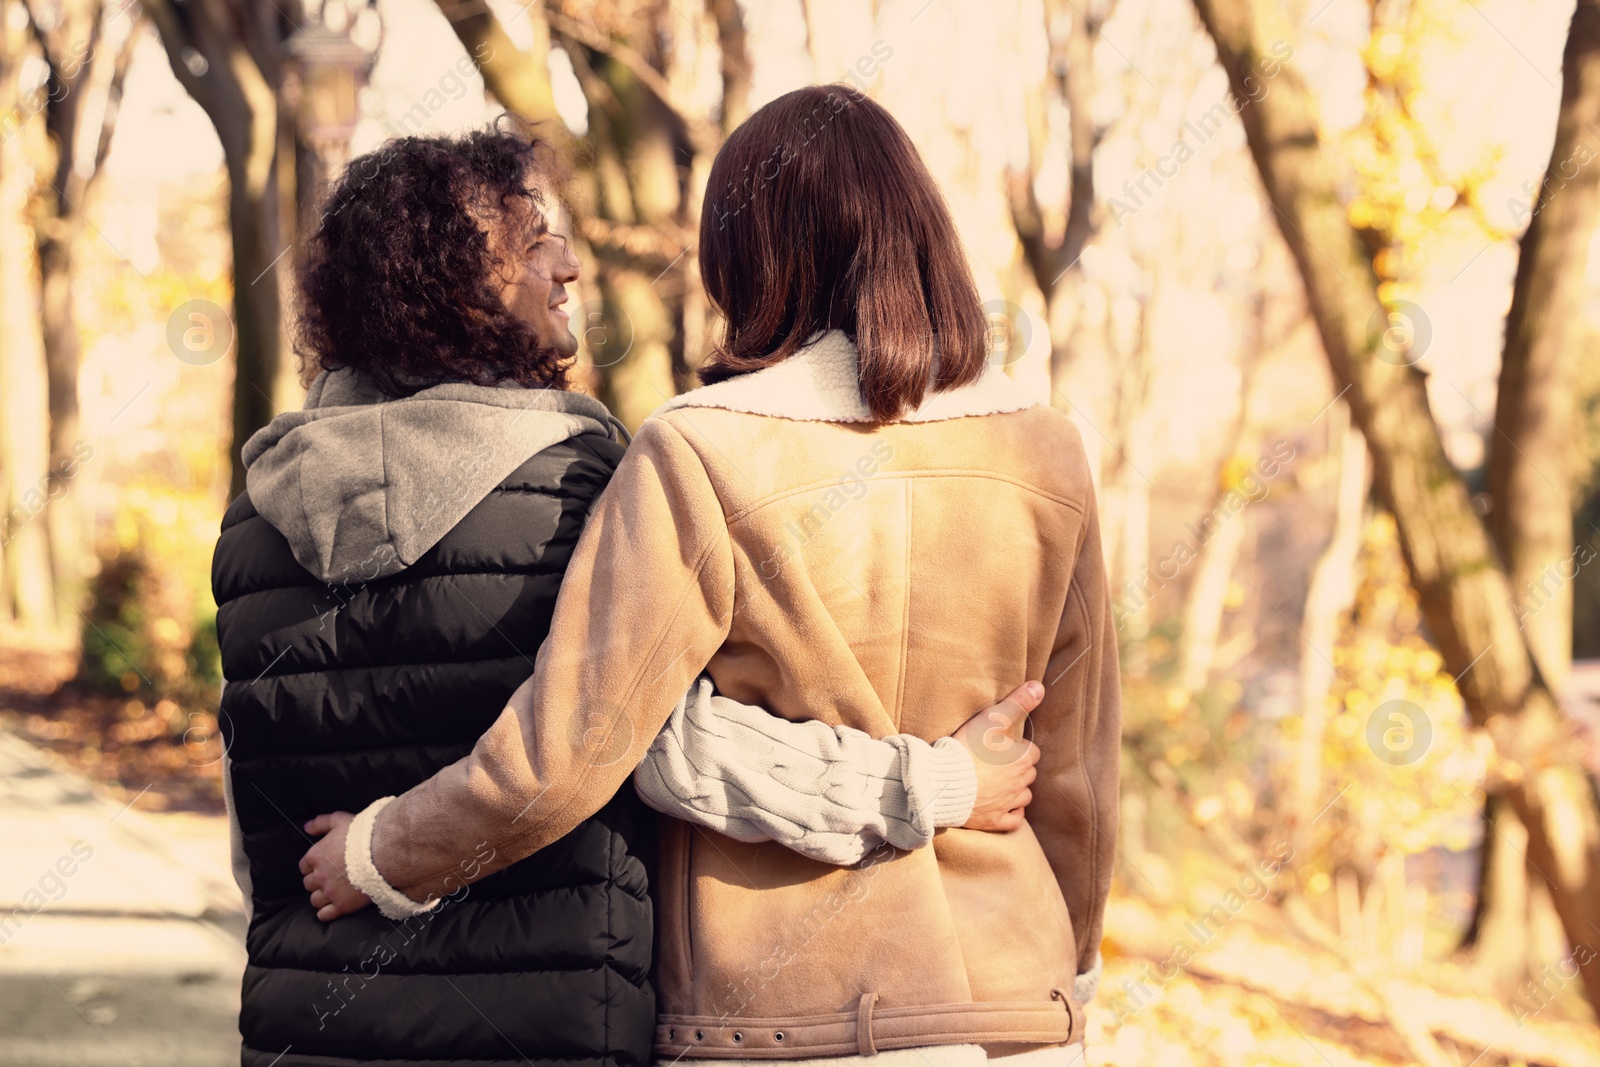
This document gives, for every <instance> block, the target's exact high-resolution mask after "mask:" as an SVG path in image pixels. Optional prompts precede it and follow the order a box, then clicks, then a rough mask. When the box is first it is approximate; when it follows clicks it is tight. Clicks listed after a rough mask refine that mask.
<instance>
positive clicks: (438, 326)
mask: <svg viewBox="0 0 1600 1067" xmlns="http://www.w3.org/2000/svg"><path fill="white" fill-rule="evenodd" d="M536 176H537V177H540V178H543V179H545V180H544V181H543V182H542V183H541V184H543V185H544V186H545V187H546V188H549V189H559V188H561V185H562V181H563V179H564V178H565V172H564V170H563V169H562V167H561V164H560V161H559V159H558V158H557V155H556V152H555V150H554V148H553V147H552V146H551V145H550V143H549V142H547V141H544V140H542V139H540V138H538V137H536V136H533V135H531V134H525V133H523V132H520V131H515V132H514V131H512V130H509V129H506V128H504V127H497V128H491V129H487V130H478V131H474V132H472V133H467V134H464V135H461V136H456V137H404V138H400V139H398V140H394V141H390V142H389V143H387V144H386V145H384V146H383V147H382V148H380V149H378V150H377V151H374V152H370V153H368V154H367V155H364V156H360V157H358V158H356V159H354V160H352V161H351V163H350V165H349V167H347V168H346V170H345V172H344V175H343V177H342V178H341V179H340V180H339V182H338V183H337V184H336V185H335V187H334V189H333V191H332V193H331V194H329V196H328V199H327V202H326V204H325V205H324V211H323V215H322V218H321V220H320V224H319V225H318V227H317V229H316V231H315V232H314V233H313V234H312V235H311V238H310V240H309V241H308V242H307V245H306V249H305V252H304V257H303V259H302V262H301V266H300V271H299V275H300V293H301V300H302V305H301V317H300V324H299V331H298V336H297V338H296V346H295V347H296V351H297V352H298V353H299V355H300V358H301V360H302V361H303V364H302V368H303V370H305V371H307V372H310V373H314V372H315V371H317V370H336V369H338V368H341V367H353V368H356V369H357V370H360V371H362V372H364V373H365V374H367V375H368V376H370V377H371V378H372V380H373V381H374V382H375V383H376V384H377V386H378V387H379V388H380V389H382V390H383V391H384V392H385V393H388V394H389V395H391V396H408V395H410V394H412V393H415V392H416V391H418V390H419V389H424V388H427V387H428V386H430V385H437V384H439V383H441V382H473V383H475V384H478V385H499V384H501V383H515V384H518V385H524V386H534V387H539V386H543V387H547V388H554V389H564V388H566V386H567V370H568V368H569V367H570V365H571V361H570V360H569V359H568V358H567V357H566V356H564V355H563V354H562V353H560V352H556V351H553V350H551V349H549V348H547V347H545V346H543V345H541V344H540V342H539V340H538V338H537V336H536V334H535V333H534V330H533V328H532V327H530V326H529V325H528V324H527V323H525V322H523V321H521V320H520V319H518V318H516V317H515V316H514V315H512V314H511V312H510V311H508V310H507V309H506V306H505V304H504V302H503V301H502V300H501V298H500V295H499V293H498V291H497V290H496V288H495V286H494V284H493V281H492V278H491V272H492V271H493V270H494V268H495V266H496V263H495V260H494V255H493V253H492V250H491V247H490V243H489V234H488V233H487V232H486V231H485V230H484V224H485V223H486V222H487V223H489V224H491V225H505V226H522V225H531V224H532V222H533V221H534V219H536V218H537V214H536V211H535V212H529V211H524V210H520V209H519V207H518V203H519V201H520V202H523V203H525V204H526V205H527V206H528V207H531V208H534V209H538V208H539V207H541V206H542V205H543V198H542V197H541V195H540V194H539V192H538V191H536V190H534V189H531V188H530V187H529V181H530V179H532V178H534V177H536Z"/></svg>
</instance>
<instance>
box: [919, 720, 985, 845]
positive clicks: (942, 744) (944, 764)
mask: <svg viewBox="0 0 1600 1067" xmlns="http://www.w3.org/2000/svg"><path fill="white" fill-rule="evenodd" d="M928 769H929V771H930V772H931V773H930V775H929V782H928V794H927V796H925V797H921V796H919V797H916V798H915V799H916V800H917V801H919V802H921V803H922V804H924V805H925V807H926V812H927V816H928V818H930V819H931V820H933V825H935V826H960V825H961V824H962V823H964V822H966V821H967V820H968V819H970V818H972V805H973V804H975V803H977V801H978V768H977V766H976V765H975V764H974V763H973V762H972V753H971V752H969V751H968V750H967V746H966V745H963V744H962V743H961V742H960V741H957V740H956V739H955V738H953V737H941V738H939V740H937V741H935V742H934V743H933V752H932V753H931V754H930V755H929V757H928Z"/></svg>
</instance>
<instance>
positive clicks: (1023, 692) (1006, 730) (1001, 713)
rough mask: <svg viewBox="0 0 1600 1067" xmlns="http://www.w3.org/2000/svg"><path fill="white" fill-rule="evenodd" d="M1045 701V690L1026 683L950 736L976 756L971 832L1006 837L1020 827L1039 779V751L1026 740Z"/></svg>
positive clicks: (974, 759)
mask: <svg viewBox="0 0 1600 1067" xmlns="http://www.w3.org/2000/svg"><path fill="white" fill-rule="evenodd" d="M1043 699H1044V686H1042V685H1040V684H1039V683H1038V682H1026V683H1024V684H1022V685H1019V686H1017V688H1015V689H1013V690H1012V691H1011V692H1010V693H1009V694H1007V695H1006V697H1005V699H1004V700H1002V701H1000V702H999V703H998V704H992V705H990V706H989V707H987V708H984V709H983V710H982V711H980V712H978V713H977V714H976V715H974V716H973V717H972V718H970V719H968V720H967V721H966V722H964V723H962V724H961V727H960V728H959V729H957V730H956V731H955V733H953V734H951V736H952V737H954V738H955V739H956V740H957V741H960V742H961V743H962V744H964V745H966V746H967V749H968V750H969V751H970V752H971V753H972V763H973V766H975V767H976V768H977V771H978V798H977V800H976V801H975V802H974V803H973V805H972V817H971V818H969V819H968V820H967V821H966V822H964V823H962V824H961V825H962V826H963V827H965V828H966V829H968V830H990V831H994V832H996V833H1005V832H1007V831H1010V830H1015V829H1016V828H1017V827H1019V826H1021V825H1022V818H1023V809H1025V808H1026V807H1027V806H1028V805H1029V804H1030V803H1031V802H1032V801H1033V790H1032V789H1031V788H1030V786H1032V785H1033V780H1034V779H1035V778H1037V777H1038V776H1039V771H1038V769H1037V767H1036V765H1037V764H1038V762H1039V746H1038V745H1035V744H1034V743H1033V742H1032V741H1029V740H1027V739H1026V738H1025V737H1023V734H1022V730H1023V726H1024V724H1025V722H1026V720H1027V718H1028V713H1029V712H1031V711H1033V709H1034V708H1037V707H1038V706H1039V702H1040V701H1042V700H1043Z"/></svg>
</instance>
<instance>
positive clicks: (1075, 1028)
mask: <svg viewBox="0 0 1600 1067" xmlns="http://www.w3.org/2000/svg"><path fill="white" fill-rule="evenodd" d="M1050 999H1051V1000H1059V1001H1061V1004H1062V1007H1064V1008H1066V1009H1067V1044H1069V1045H1071V1044H1074V1043H1076V1042H1078V1041H1082V1040H1083V1039H1084V1037H1085V1036H1086V1035H1085V1034H1084V1032H1083V1024H1084V1017H1083V1005H1082V1004H1079V1003H1078V1002H1077V1001H1075V1000H1073V999H1072V997H1071V996H1070V995H1069V994H1067V993H1063V992H1062V991H1061V990H1059V989H1052V990H1050Z"/></svg>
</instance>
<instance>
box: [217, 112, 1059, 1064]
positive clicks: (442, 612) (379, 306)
mask: <svg viewBox="0 0 1600 1067" xmlns="http://www.w3.org/2000/svg"><path fill="white" fill-rule="evenodd" d="M562 178H563V175H562V172H561V168H560V165H559V160H558V159H557V158H556V155H555V153H554V152H553V151H552V150H551V148H550V147H549V145H547V144H546V143H544V142H542V141H539V140H537V139H535V138H530V137H526V136H523V135H521V134H519V133H515V132H510V131H506V130H490V131H482V132H477V133H472V134H468V135H466V136H463V137H459V138H441V137H410V138H405V139H402V140H398V141H394V142H391V143H390V144H388V145H387V146H385V147H384V148H383V149H381V150H380V151H378V152H376V153H373V154H372V155H369V156H366V157H362V158H360V159H357V160H355V161H354V162H352V164H351V165H350V167H349V168H348V170H347V172H346V174H345V175H344V177H343V178H342V180H341V181H340V182H339V184H338V186H337V188H336V189H335V190H334V191H333V193H332V196H331V198H330V200H329V202H328V205H327V210H326V212H325V214H324V216H323V218H322V220H321V224H320V226H319V227H318V228H317V230H316V231H315V233H314V234H313V235H312V237H311V239H310V242H309V246H308V248H307V250H306V256H305V261H304V263H303V265H302V269H301V282H302V290H303V301H302V305H303V312H302V314H303V318H302V321H301V323H300V332H299V339H300V351H301V355H302V357H303V359H304V360H305V365H306V369H307V371H308V372H312V373H314V379H313V380H312V381H311V383H310V388H309V392H308V394H307V397H306V403H305V408H304V409H303V410H301V411H298V412H293V413H288V414H284V415H281V416H279V417H278V418H277V419H275V420H274V421H273V422H272V424H271V425H269V426H268V427H266V428H265V429H263V430H262V431H261V432H260V433H258V434H257V435H256V436H254V437H253V438H251V440H250V441H249V442H248V444H247V445H246V447H245V451H244V459H245V463H246V465H247V473H248V477H247V489H246V492H245V493H244V494H243V495H241V496H240V497H239V498H238V499H237V500H235V501H234V502H233V503H232V505H231V506H230V507H229V508H228V511H227V514H226V516H225V518H224V520H223V527H222V535H221V538H220V540H219V542H218V545H217V551H216V556H215V561H214V564H213V572H212V581H213V588H214V592H215V595H216V600H217V604H218V605H219V609H218V619H217V626H218V634H219V638H220V642H221V646H222V655H223V667H224V674H225V676H226V678H227V684H226V686H225V688H224V691H223V697H222V709H221V715H220V717H221V720H222V723H223V730H224V733H225V736H226V737H227V738H228V742H229V747H228V761H227V766H226V768H225V775H224V785H225V789H226V793H227V797H228V803H229V810H230V815H231V816H232V818H233V820H234V823H233V825H234V829H235V831H236V832H235V837H234V844H235V872H236V876H237V877H238V879H239V882H240V886H241V888H242V889H243V891H244V895H245V899H246V901H247V903H248V905H249V907H250V910H251V921H250V929H249V935H248V939H247V949H248V952H249V963H248V966H247V969H246V971H245V976H244V989H243V1003H242V1011H241V1016H240V1030H241V1033H242V1035H243V1039H244V1047H243V1054H242V1055H243V1063H244V1064H246V1065H247V1067H267V1065H269V1064H272V1065H276V1067H309V1065H312V1064H315V1065H318V1067H331V1065H348V1064H357V1063H369V1064H389V1063H396V1062H400V1061H404V1062H405V1063H406V1064H408V1065H409V1067H442V1065H443V1064H445V1063H449V1064H457V1065H459V1064H479V1065H485V1064H510V1063H524V1062H530V1061H531V1062H534V1063H541V1064H546V1063H548V1064H555V1063H557V1062H560V1063H564V1064H570V1063H576V1062H579V1061H583V1062H590V1063H602V1064H610V1065H616V1067H637V1065H642V1064H645V1063H647V1062H649V1061H650V1059H651V1058H652V1057H651V1044H652V1037H653V1029H654V1025H655V1000H654V995H653V993H652V990H651V984H650V972H651V967H652V958H651V957H652V941H653V931H652V922H651V902H650V897H649V872H650V866H651V860H652V855H653V851H654V842H655V832H656V831H655V816H654V814H653V813H652V812H650V811H649V810H648V809H647V808H645V807H644V805H643V804H642V803H641V801H640V798H639V797H638V796H636V795H635V793H634V791H633V790H632V789H626V788H625V789H624V790H623V791H622V792H620V793H618V794H617V795H616V796H615V797H614V798H613V799H612V800H611V802H610V803H609V804H607V805H606V806H605V807H604V808H603V809H601V810H600V811H599V812H598V813H597V814H595V815H594V816H592V817H591V818H589V819H587V820H585V821H583V822H582V823H581V824H580V825H579V826H578V827H577V828H576V829H574V830H573V831H572V832H571V833H569V834H567V835H566V836H565V837H563V838H562V839H560V840H559V841H557V842H555V843H554V844H552V845H551V846H549V847H548V848H546V849H544V850H542V851H541V852H539V853H538V854H537V855H535V856H532V857H530V858H528V859H526V860H523V861H521V862H518V863H515V864H513V865H511V866H509V867H506V868H505V869H504V870H499V871H497V873H495V874H492V875H490V876H489V877H486V878H482V879H481V880H478V879H479V878H480V876H481V872H482V871H483V870H485V869H489V868H490V867H491V866H494V867H498V866H501V864H495V863H494V858H495V857H494V854H493V852H494V850H493V849H492V848H490V847H488V846H487V845H485V844H483V843H480V842H475V841H462V842H460V844H461V862H460V866H459V878H457V879H455V881H454V891H453V892H451V893H450V894H449V895H448V896H447V897H446V898H445V899H443V900H442V901H437V902H435V903H434V905H432V906H428V907H421V906H417V905H413V904H412V903H411V902H410V901H409V900H406V899H404V898H401V899H400V900H398V901H396V900H377V901H376V903H377V904H378V905H379V907H378V908H367V909H364V910H362V911H361V912H360V913H359V914H357V915H355V916H353V917H352V918H350V919H349V920H347V921H345V922H341V923H334V924H328V923H323V922H319V921H318V915H319V912H328V911H330V909H331V908H332V904H331V903H330V901H329V900H328V899H327V898H326V897H325V896H323V895H322V894H321V891H320V890H318V892H317V893H314V894H313V896H312V901H311V905H312V906H311V907H309V908H308V907H307V906H306V901H305V896H304V892H305V890H306V889H308V888H311V886H310V885H308V884H304V883H303V882H302V878H301V873H300V872H299V871H297V870H296V860H297V859H299V857H300V855H301V853H302V852H304V851H305V848H306V845H307V843H308V841H309V840H310V839H311V837H314V836H316V835H320V834H323V833H326V832H328V831H330V830H335V829H336V830H338V831H339V832H338V833H335V834H333V835H331V836H332V838H335V839H337V840H339V841H341V842H342V841H343V840H344V834H345V831H346V830H348V829H349V823H350V817H349V816H348V815H344V814H342V813H343V812H347V811H362V810H363V809H368V808H369V806H372V805H374V803H375V802H378V801H381V800H382V798H385V797H392V796H394V795H396V794H399V793H403V792H405V791H406V790H407V789H409V788H411V787H412V786H414V785H416V784H417V783H419V782H422V781H424V780H425V779H427V778H429V777H430V776H431V775H433V774H434V773H435V772H436V771H438V770H440V769H441V768H443V767H446V766H449V765H450V764H452V763H454V762H455V761H457V760H458V759H460V758H461V757H463V756H465V755H467V754H468V753H469V752H470V751H471V750H472V748H473V744H474V742H475V741H476V740H477V739H478V737H479V736H480V735H481V734H483V733H484V731H485V730H487V729H488V727H489V726H490V725H491V724H492V723H493V722H494V721H495V720H496V718H497V717H499V715H500V714H501V711H502V709H503V708H504V707H505V706H506V703H507V699H508V697H509V696H510V695H511V693H512V692H513V691H514V690H515V689H516V688H517V687H518V685H520V684H521V683H522V682H523V681H524V680H525V679H527V678H528V677H529V675H530V674H532V673H533V671H534V668H535V663H536V653H537V652H538V650H539V648H540V645H541V642H542V641H543V640H544V637H545V634H546V631H547V630H548V628H549V625H550V620H551V617H552V614H553V613H554V610H555V604H556V598H557V593H558V590H559V588H560V585H561V580H562V576H563V573H564V571H565V568H566V566H567V564H568V562H569V560H570V559H571V556H572V553H573V550H574V546H575V545H576V543H577V540H578V535H579V533H580V532H581V530H582V528H583V525H584V522H585V519H586V517H587V515H588V513H589V510H590V508H591V505H592V504H593V503H594V501H595V499H596V498H597V497H598V496H599V494H600V492H601V491H602V490H603V489H604V488H605V487H606V485H607V483H608V481H609V480H610V479H611V476H612V473H613V472H614V470H615V469H616V466H617V464H618V462H619V460H620V459H621V457H622V453H623V449H624V446H625V443H626V440H627V433H626V431H625V430H624V429H623V427H622V426H621V425H620V424H619V423H618V422H617V420H616V419H614V418H613V417H612V416H611V414H610V412H608V411H607V410H606V408H605V407H604V405H602V404H600V403H599V402H598V401H596V400H594V399H593V398H591V397H588V396H585V395H583V394H581V393H577V392H573V391H570V390H569V389H568V369H569V368H570V366H571V365H572V361H573V359H574V357H575V354H576V352H577V347H578V345H577V341H576V340H575V339H574V337H573V336H572V333H571V331H570V330H569V328H568V323H567V313H566V311H565V310H564V309H563V306H564V305H565V304H566V303H567V301H568V300H569V298H570V296H571V293H570V287H571V286H573V285H574V284H575V283H576V282H577V280H578V278H579V273H580V267H579V263H578V260H577V258H576V257H575V256H574V254H573V251H572V248H571V247H570V245H569V242H568V241H567V238H566V237H565V235H564V227H565V215H564V212H563V210H562V208H561V206H560V205H559V203H558V201H557V197H556V195H555V190H556V189H558V188H559V187H560V185H561V182H562ZM626 667H627V665H623V668H624V669H626ZM824 696H826V694H819V699H820V698H822V697H824ZM1033 703H1034V702H1033V700H1032V698H1031V697H1026V696H1025V697H1022V698H1020V703H1019V704H1017V705H1006V706H1004V707H1002V708H1001V709H1000V711H998V712H997V713H996V714H1000V715H1002V716H1003V717H1005V718H1006V719H1007V721H1010V720H1012V719H1015V718H1016V717H1018V716H1020V714H1021V713H1022V708H1023V707H1024V706H1026V707H1028V708H1031V707H1032V705H1033ZM603 711H604V709H595V711H594V714H595V715H596V716H600V715H601V714H602V712H603ZM979 725H980V726H984V727H987V726H989V725H990V722H989V721H988V720H985V721H984V722H982V723H980V724H979ZM669 735H670V736H669ZM618 740H619V739H616V738H613V737H608V736H603V735H601V734H600V733H598V732H597V731H595V730H593V728H592V723H591V722H590V721H589V720H587V719H584V720H579V721H574V722H572V723H571V724H569V726H568V729H567V736H565V737H555V738H542V739H541V743H546V744H551V745H573V746H576V747H577V748H579V749H581V750H582V751H583V753H584V758H585V759H586V760H588V761H589V762H590V763H591V764H593V765H595V766H601V765H604V764H606V763H608V762H615V761H616V760H617V759H619V758H621V756H622V754H623V753H624V752H626V751H627V750H628V744H627V740H628V739H621V743H620V744H618V743H617V742H618ZM651 758H652V759H653V760H654V759H659V760H660V761H662V767H661V769H658V773H656V774H655V775H654V776H653V778H652V781H654V782H656V783H658V784H659V783H662V782H671V783H674V785H673V786H672V787H671V788H669V789H665V790H657V792H656V794H655V795H654V796H653V798H652V803H653V804H655V805H657V806H659V807H661V808H663V809H665V810H668V811H669V813H670V814H673V815H677V816H679V817H681V818H683V819H686V820H689V821H694V822H699V823H701V824H702V825H712V826H715V827H716V828H717V829H718V830H719V831H720V832H722V833H725V834H729V835H732V836H737V837H740V838H741V839H748V840H761V839H766V838H773V839H776V840H779V841H782V842H784V843H785V844H787V845H789V846H790V847H792V848H794V849H795V850H797V851H802V852H804V853H805V854H807V855H810V856H812V857H814V858H819V859H823V860H826V861H828V862H832V863H851V862H855V861H857V860H859V859H861V858H862V857H863V856H864V855H865V854H866V853H867V852H868V851H869V850H872V849H875V848H880V847H884V846H893V847H895V848H902V849H911V848H917V847H921V846H924V845H927V844H928V842H929V841H930V840H931V838H932V836H933V831H934V830H935V829H936V828H937V827H939V826H946V825H961V824H966V825H969V826H974V827H978V828H984V829H1004V828H1007V827H1008V826H1011V825H1014V824H1015V822H1016V821H1017V820H1019V819H1020V807H1021V805H1022V804H1023V803H1025V801H1026V788H1027V783H1028V781H1030V780H1031V776H1032V771H1031V767H1032V761H1033V759H1034V758H1036V756H1035V754H1032V753H1026V752H1025V753H1024V754H1023V756H1022V758H1020V759H1017V760H1015V761H1009V760H1008V761H996V760H992V759H990V760H976V761H975V760H974V759H973V758H972V755H971V754H970V753H969V751H968V747H967V746H966V745H964V744H963V743H961V742H958V741H957V740H954V739H950V738H946V739H942V740H940V741H939V742H938V743H936V744H933V745H930V744H927V743H926V742H924V741H921V740H919V739H917V738H914V737H891V738H886V739H883V740H873V739H871V738H869V737H868V736H867V735H866V734H863V733H860V732H859V731H854V730H849V729H846V728H838V729H835V728H830V727H827V726H825V725H823V724H822V723H818V722H810V723H793V722H786V721H784V720H782V719H779V718H777V717H775V716H770V715H767V714H766V713H765V712H764V711H762V710H761V709H759V708H746V707H744V706H743V705H739V704H735V703H733V702H731V701H727V700H724V699H723V698H721V697H716V696H713V695H711V694H710V692H709V687H708V686H707V687H701V686H696V688H695V689H693V690H691V692H690V693H689V694H686V695H685V697H684V699H683V700H682V701H680V703H679V706H678V708H677V709H676V710H675V711H674V717H673V724H672V726H671V727H670V728H669V730H668V731H667V732H666V733H664V734H663V739H662V741H661V742H660V743H659V745H658V749H657V750H653V752H652V757H651ZM685 767H692V768H693V771H692V773H691V774H689V775H688V776H685V773H684V768H685ZM674 790H675V792H674ZM329 811H339V812H340V813H341V814H340V815H337V816H332V817H327V818H321V819H316V820H312V816H314V815H317V813H319V812H329ZM308 820H312V821H309V822H308ZM356 855H357V856H358V859H360V858H362V857H364V856H365V854H364V853H361V852H359V850H358V851H357V853H356ZM344 856H345V853H344V852H343V851H342V850H340V851H339V852H338V857H339V858H341V859H342V858H343V857H344ZM368 881H369V882H371V881H373V880H370V879H369V880H368ZM376 881H377V882H379V883H380V884H381V879H376ZM363 899H365V898H363ZM730 995H731V994H730ZM731 1008H732V1004H731V1003H730V1010H731Z"/></svg>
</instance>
